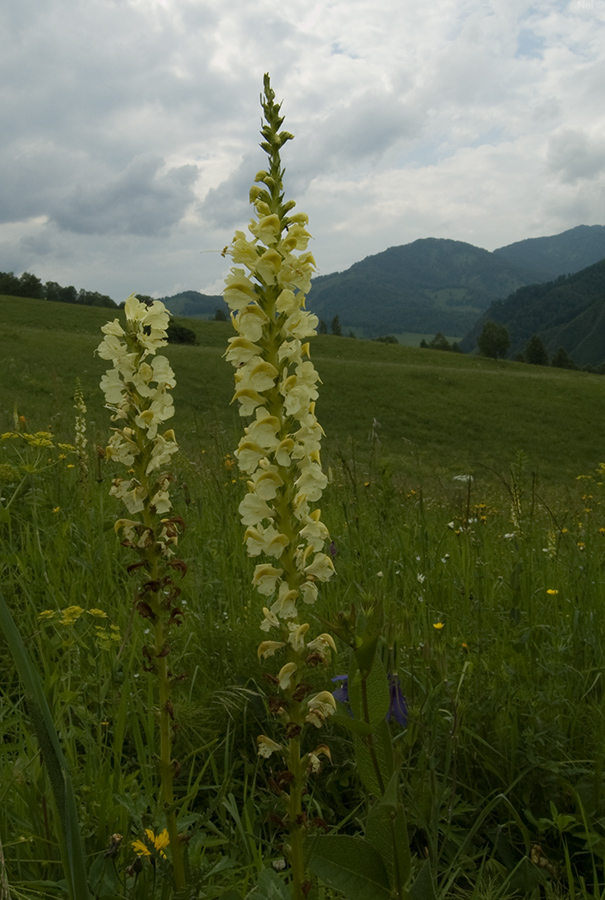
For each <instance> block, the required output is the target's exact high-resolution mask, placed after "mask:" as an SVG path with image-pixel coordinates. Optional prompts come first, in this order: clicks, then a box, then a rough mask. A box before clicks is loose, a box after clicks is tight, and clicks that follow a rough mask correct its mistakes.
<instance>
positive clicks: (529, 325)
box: [460, 259, 605, 366]
mask: <svg viewBox="0 0 605 900" xmlns="http://www.w3.org/2000/svg"><path fill="white" fill-rule="evenodd" d="M604 305H605V259H603V260H601V262H598V263H596V264H595V265H594V266H589V267H588V268H587V269H583V270H582V271H581V272H576V273H575V274H574V275H569V276H567V277H565V276H563V275H561V276H560V277H559V278H557V280H556V281H550V282H547V283H546V284H533V285H529V286H527V287H522V288H519V290H517V291H515V292H514V293H513V294H511V295H510V296H509V297H507V298H506V300H500V301H497V302H496V303H494V304H492V306H491V307H490V308H489V309H488V310H487V312H486V313H484V315H483V316H482V317H481V319H480V320H479V321H478V322H477V323H476V325H475V326H474V328H473V329H472V330H471V332H470V333H469V334H468V335H466V336H465V337H464V339H463V340H462V341H461V342H460V347H461V349H462V350H464V351H465V352H468V351H470V350H472V349H473V348H474V347H475V344H476V340H477V337H478V335H479V334H480V333H481V329H482V328H483V324H484V322H485V321H487V320H488V319H492V320H493V321H495V322H501V323H502V324H503V325H506V327H507V328H508V332H509V335H510V338H511V346H510V351H509V355H510V356H514V355H515V354H516V353H518V352H521V351H522V350H523V348H524V346H525V344H526V342H527V341H528V339H529V338H530V337H531V336H532V335H533V334H539V335H540V337H541V338H542V340H543V342H544V344H545V346H546V349H547V350H548V352H549V354H553V353H555V352H556V350H557V349H558V348H559V347H563V348H564V349H565V350H566V351H567V353H568V354H569V355H570V356H571V357H572V359H573V360H574V362H575V363H576V364H578V365H586V364H591V365H594V366H598V365H600V364H601V363H602V362H604V361H605V316H604V314H603V306H604Z"/></svg>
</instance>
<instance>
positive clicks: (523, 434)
mask: <svg viewBox="0 0 605 900" xmlns="http://www.w3.org/2000/svg"><path fill="white" fill-rule="evenodd" d="M112 317H113V316H110V318H112ZM107 318H108V316H107V311H106V310H103V309H94V308H89V307H83V306H68V305H64V304H59V303H48V302H44V301H36V300H26V299H22V298H7V297H4V298H0V354H1V358H2V391H1V395H0V424H1V427H2V428H7V427H9V425H10V424H11V422H12V418H13V411H14V409H15V405H16V408H17V410H18V412H19V414H22V415H25V417H26V419H27V420H28V423H29V424H30V425H31V427H32V428H34V427H37V428H42V427H47V426H49V425H52V430H53V431H56V432H57V433H58V434H66V433H69V431H70V429H71V428H72V424H71V423H72V413H71V405H70V398H71V397H72V396H73V391H74V387H75V381H76V378H78V377H79V378H80V379H81V381H82V386H83V389H84V393H85V397H86V401H87V404H88V406H89V409H90V412H91V417H92V419H93V422H94V428H95V429H96V430H97V432H98V434H97V439H98V440H99V441H103V440H104V439H105V438H104V435H105V432H106V427H107V424H106V416H105V413H104V412H102V395H101V392H100V391H99V390H98V383H99V380H100V377H101V375H102V373H103V372H104V368H105V367H104V363H103V361H102V360H99V359H97V358H95V356H94V350H95V347H96V346H97V345H98V343H99V340H100V330H99V329H100V326H101V325H102V324H103V322H104V321H106V320H107ZM186 321H187V326H188V327H190V328H192V329H193V330H194V331H195V332H196V334H197V337H198V341H199V346H170V347H168V348H167V349H166V351H165V352H166V355H167V356H168V357H169V358H170V360H171V362H172V364H173V367H174V369H175V372H176V378H177V388H176V390H175V404H176V408H177V413H176V418H175V430H176V432H177V435H178V437H179V439H180V441H181V443H182V444H183V446H184V447H185V448H186V449H187V450H188V451H189V452H191V453H192V454H196V453H199V451H200V449H202V448H208V447H210V446H211V445H212V443H213V441H215V440H216V434H217V430H218V431H220V432H222V433H223V434H225V435H226V436H227V441H228V442H229V441H231V442H234V441H236V440H237V436H238V434H239V430H240V428H241V424H240V422H239V421H238V416H237V412H236V411H235V409H234V407H232V406H230V405H229V404H230V400H231V396H232V378H233V373H232V370H231V367H230V366H229V365H228V364H226V363H225V362H224V361H223V360H222V359H221V355H222V353H223V352H224V349H225V347H226V345H227V340H228V338H229V337H230V336H231V335H232V333H233V332H232V329H231V326H230V325H229V324H228V323H221V322H208V321H199V320H193V319H191V320H186ZM312 355H313V358H314V360H315V362H316V365H317V368H318V369H319V372H320V375H321V378H322V381H323V388H322V390H321V395H320V399H319V402H318V407H317V410H318V415H319V417H320V421H322V422H323V423H324V428H325V431H326V444H325V447H326V451H327V454H328V456H329V457H330V459H333V458H334V456H335V454H337V453H338V452H343V453H347V454H348V453H350V452H351V447H353V448H354V451H355V453H356V454H357V455H358V456H359V457H360V459H361V460H363V462H364V464H366V465H367V460H368V456H369V454H370V453H371V454H373V456H374V458H377V457H380V458H381V459H383V460H388V462H389V464H390V465H391V467H392V468H393V470H394V471H396V472H397V473H398V474H400V475H401V476H403V477H404V478H406V479H410V480H412V481H415V480H418V479H420V480H422V481H423V482H424V483H426V482H427V479H428V480H429V481H431V482H434V481H435V480H439V479H443V480H444V481H448V480H449V479H451V478H452V477H453V476H454V475H457V474H469V473H473V474H474V475H476V476H479V477H480V478H482V479H487V480H491V479H492V478H493V477H494V474H493V471H491V470H495V471H496V472H499V473H500V472H504V471H506V470H507V468H508V466H509V465H510V462H511V460H512V459H513V458H514V456H515V455H516V453H517V452H518V451H523V452H524V453H525V454H526V456H527V458H528V465H529V467H530V468H531V469H533V470H535V471H536V472H538V473H539V475H540V478H541V479H542V480H543V481H545V482H548V483H551V484H557V483H558V484H562V483H567V482H568V481H569V479H572V478H574V477H575V476H576V475H578V474H582V473H584V472H587V471H591V470H592V469H594V468H595V466H596V465H597V464H598V463H599V462H600V461H601V458H605V455H604V454H605V420H604V418H603V417H602V416H601V415H600V414H599V411H600V408H601V403H602V397H603V395H604V393H605V380H603V379H602V378H601V377H599V376H595V375H589V374H587V373H582V372H569V371H566V370H560V369H550V368H542V367H536V366H528V365H524V364H522V363H513V362H510V361H503V360H500V361H497V362H496V361H493V360H487V359H483V358H480V357H474V356H464V355H458V354H453V353H442V352H437V351H430V350H421V349H419V348H412V347H401V346H396V345H389V344H380V343H376V342H372V341H357V340H354V339H351V338H336V337H333V336H318V337H316V338H315V339H314V340H313V342H312Z"/></svg>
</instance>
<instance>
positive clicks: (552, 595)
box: [546, 588, 559, 597]
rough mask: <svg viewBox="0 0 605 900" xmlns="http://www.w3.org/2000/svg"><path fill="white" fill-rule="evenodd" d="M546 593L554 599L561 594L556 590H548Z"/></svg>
mask: <svg viewBox="0 0 605 900" xmlns="http://www.w3.org/2000/svg"><path fill="white" fill-rule="evenodd" d="M546 593H547V594H550V596H551V597H554V596H556V594H558V593H559V592H558V591H557V590H555V588H546Z"/></svg>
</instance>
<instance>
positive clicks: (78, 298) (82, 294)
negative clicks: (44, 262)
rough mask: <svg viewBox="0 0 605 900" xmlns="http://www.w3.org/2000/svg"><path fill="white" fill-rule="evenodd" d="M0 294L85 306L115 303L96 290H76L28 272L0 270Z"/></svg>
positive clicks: (109, 305) (111, 305)
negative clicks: (42, 279) (16, 273)
mask: <svg viewBox="0 0 605 900" xmlns="http://www.w3.org/2000/svg"><path fill="white" fill-rule="evenodd" d="M0 294H8V295H9V296H11V297H32V298H33V299H34V300H52V301H54V302H56V303H81V304H84V305H85V306H108V307H112V308H115V306H116V304H115V303H114V301H113V300H112V299H111V297H109V296H107V294H100V293H99V292H98V291H86V290H84V289H83V288H80V290H77V289H76V288H75V287H73V285H69V287H63V286H62V285H60V284H57V282H56V281H47V282H46V284H42V281H41V280H40V279H39V278H37V277H36V276H35V275H32V274H31V273H30V272H24V273H23V275H20V276H17V275H15V274H14V273H13V272H0Z"/></svg>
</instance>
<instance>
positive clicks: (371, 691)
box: [349, 659, 390, 725]
mask: <svg viewBox="0 0 605 900" xmlns="http://www.w3.org/2000/svg"><path fill="white" fill-rule="evenodd" d="M365 690H366V698H367V714H368V719H367V720H368V721H369V723H370V725H375V724H377V723H378V722H380V721H382V720H383V719H384V718H385V717H386V714H387V713H388V711H389V704H390V692H389V679H388V677H387V673H386V669H385V667H384V665H383V664H382V661H381V660H380V659H375V660H374V665H373V666H372V669H371V671H370V673H369V675H368V677H367V678H366V680H365ZM349 701H350V703H351V709H352V711H353V715H354V717H355V718H356V719H360V720H361V721H362V722H363V721H366V716H365V710H364V702H363V679H362V677H361V672H360V671H359V669H358V668H356V667H355V670H354V671H353V669H352V671H351V672H350V674H349Z"/></svg>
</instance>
